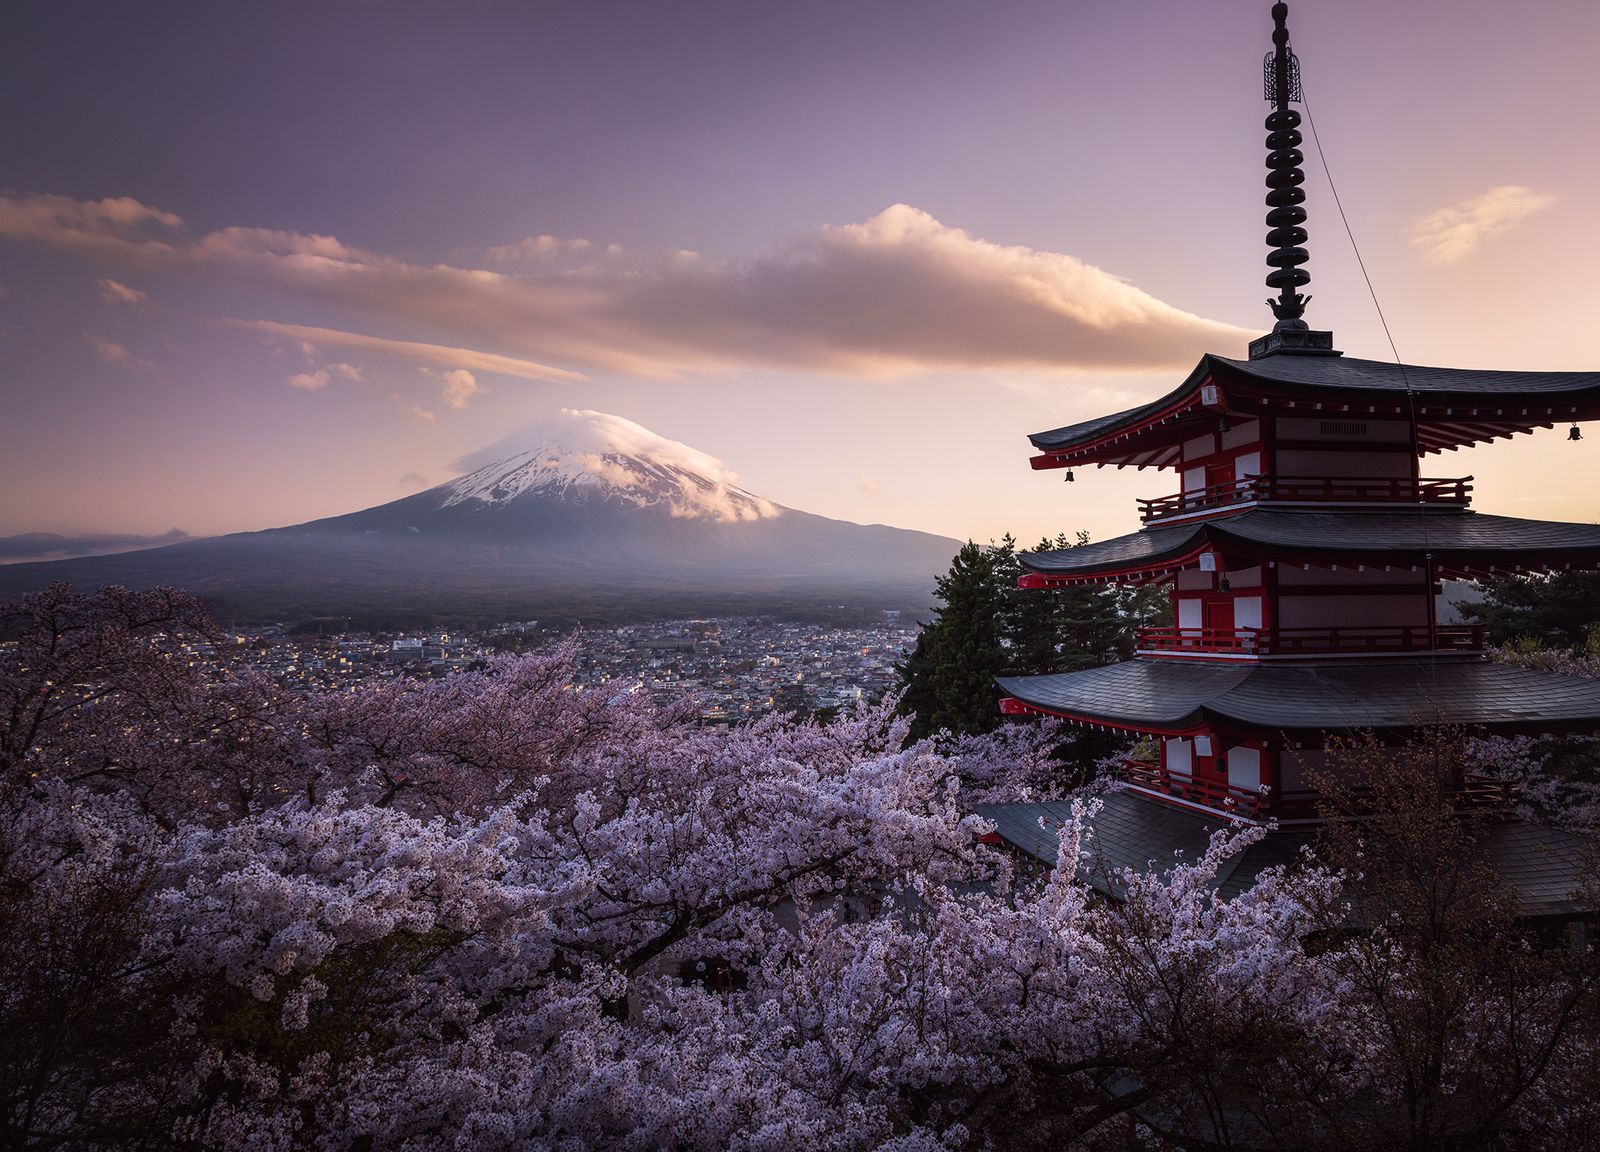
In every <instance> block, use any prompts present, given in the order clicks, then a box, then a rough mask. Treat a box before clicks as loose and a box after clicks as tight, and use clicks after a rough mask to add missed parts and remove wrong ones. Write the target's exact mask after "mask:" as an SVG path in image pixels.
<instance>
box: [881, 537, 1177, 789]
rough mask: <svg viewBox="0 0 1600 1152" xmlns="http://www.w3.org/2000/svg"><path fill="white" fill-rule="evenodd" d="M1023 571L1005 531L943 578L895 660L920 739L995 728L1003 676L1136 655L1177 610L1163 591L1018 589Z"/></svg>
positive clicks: (1076, 542) (1040, 547) (1046, 544)
mask: <svg viewBox="0 0 1600 1152" xmlns="http://www.w3.org/2000/svg"><path fill="white" fill-rule="evenodd" d="M1088 541H1089V537H1088V535H1087V534H1086V533H1079V534H1078V536H1077V537H1076V538H1075V539H1069V538H1068V537H1067V536H1066V535H1065V534H1062V535H1060V536H1058V537H1056V538H1055V539H1054V540H1051V539H1049V538H1045V539H1043V540H1040V541H1039V543H1038V544H1037V545H1036V546H1035V547H1034V549H1033V551H1036V552H1047V551H1051V550H1060V549H1066V548H1073V547H1079V546H1081V545H1084V544H1087V543H1088ZM1024 571H1025V569H1024V568H1023V567H1022V564H1021V562H1020V561H1019V559H1018V557H1017V549H1016V541H1015V540H1014V539H1013V538H1012V537H1010V536H1006V537H1004V538H1003V539H1002V540H1001V541H1000V542H999V543H998V544H989V545H987V546H980V545H978V544H975V543H973V542H971V541H968V542H967V544H966V545H965V546H963V547H962V549H961V551H960V553H959V554H957V556H956V558H955V560H954V562H953V563H952V564H951V567H950V571H949V572H948V573H946V574H945V575H944V576H942V577H941V578H940V579H939V581H938V586H937V589H938V590H937V594H938V597H939V599H940V601H941V602H942V603H943V607H942V608H941V609H940V610H939V612H938V614H937V616H936V618H935V619H934V620H933V622H931V623H930V624H927V625H925V626H924V627H923V629H922V631H921V632H920V633H919V635H918V637H917V643H916V646H915V647H914V648H913V650H912V651H911V653H910V654H909V656H908V657H907V658H906V659H905V660H904V661H903V662H902V663H901V664H900V665H899V666H898V670H899V672H900V678H901V681H902V683H903V684H904V686H905V695H904V698H903V700H902V704H901V708H902V711H903V713H904V714H906V715H910V716H914V717H915V720H914V722H913V725H912V730H911V731H912V735H913V737H915V738H919V739H920V738H922V737H925V736H930V735H932V734H933V733H935V732H938V731H940V730H941V729H948V730H950V731H952V732H957V733H968V734H981V733H985V732H991V731H993V730H995V729H996V728H998V727H999V726H1000V725H1001V723H1002V718H1001V716H1000V713H999V711H998V707H997V705H998V701H999V698H1000V691H999V689H998V688H997V687H996V686H995V684H994V678H995V677H996V676H1042V675H1048V674H1050V673H1053V672H1071V671H1076V670H1078V669H1080V668H1089V667H1094V666H1097V665H1102V664H1109V663H1114V662H1116V661H1118V660H1125V659H1127V658H1128V657H1129V656H1131V655H1132V654H1133V638H1134V630H1135V629H1136V628H1140V627H1145V626H1147V625H1151V624H1156V623H1160V622H1162V621H1163V620H1164V619H1165V618H1166V616H1167V614H1168V613H1169V612H1170V607H1169V605H1168V600H1167V596H1166V594H1165V590H1164V589H1159V588H1144V589H1138V588H1128V587H1121V586H1113V585H1084V586H1082V587H1074V588H1063V589H1051V590H1048V591H1041V590H1037V589H1025V588H1020V587H1019V586H1018V580H1019V578H1020V577H1021V576H1022V575H1023V573H1024ZM1108 751H1109V747H1107V748H1105V749H1101V750H1099V751H1097V753H1096V757H1097V758H1098V757H1099V756H1103V755H1105V754H1106V753H1107V752H1108Z"/></svg>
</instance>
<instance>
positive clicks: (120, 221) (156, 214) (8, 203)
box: [0, 196, 184, 255]
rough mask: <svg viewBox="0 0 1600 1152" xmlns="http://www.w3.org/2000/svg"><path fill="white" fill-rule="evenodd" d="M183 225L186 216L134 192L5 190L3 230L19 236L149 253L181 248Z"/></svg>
mask: <svg viewBox="0 0 1600 1152" xmlns="http://www.w3.org/2000/svg"><path fill="white" fill-rule="evenodd" d="M183 227H184V224H183V219H182V218H181V217H179V216H176V215H174V214H173V213H171V212H162V211H160V210H158V209H155V208H150V207H148V206H146V205H144V204H141V203H139V201H137V200H135V199H133V198H132V197H129V196H115V197H110V198H108V199H105V200H74V199H72V198H71V197H70V196H0V236H9V237H11V238H13V239H16V240H28V241H37V242H40V243H45V244H50V245H54V246H58V247H65V248H90V249H92V248H102V249H108V250H116V251H123V252H134V253H144V254H147V255H149V254H156V253H162V252H167V253H170V252H174V251H176V250H177V246H178V245H180V244H181V243H182V240H181V238H180V237H179V236H178V234H179V233H181V232H182V230H183Z"/></svg>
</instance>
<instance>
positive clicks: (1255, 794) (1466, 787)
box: [1116, 757, 1518, 820]
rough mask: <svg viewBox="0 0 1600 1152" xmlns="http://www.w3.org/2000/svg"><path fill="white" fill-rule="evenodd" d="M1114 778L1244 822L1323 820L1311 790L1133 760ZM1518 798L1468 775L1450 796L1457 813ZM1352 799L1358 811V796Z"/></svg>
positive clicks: (1509, 786) (1507, 784)
mask: <svg viewBox="0 0 1600 1152" xmlns="http://www.w3.org/2000/svg"><path fill="white" fill-rule="evenodd" d="M1116 775H1117V777H1118V778H1119V779H1121V780H1124V781H1126V782H1127V783H1129V784H1133V785H1136V786H1138V787H1140V788H1146V789H1149V790H1150V791H1152V792H1159V793H1161V794H1162V795H1164V796H1171V797H1172V798H1173V799H1175V800H1187V801H1188V802H1189V803H1191V804H1199V805H1202V806H1203V807H1206V808H1213V809H1216V810H1217V811H1219V812H1222V813H1225V814H1227V815H1230V816H1236V817H1241V818H1243V819H1246V820H1260V819H1262V818H1263V817H1265V816H1273V817H1276V818H1278V819H1281V820H1310V819H1316V818H1317V817H1319V816H1320V815H1321V813H1319V812H1318V810H1317V804H1318V801H1319V800H1320V796H1319V795H1318V794H1317V793H1316V792H1313V791H1309V790H1302V791H1294V792H1280V793H1277V794H1276V795H1273V794H1272V793H1271V792H1270V791H1268V790H1265V789H1249V788H1240V787H1237V786H1235V785H1232V784H1228V783H1225V782H1224V781H1221V780H1214V781H1207V780H1196V779H1194V778H1193V777H1192V776H1190V775H1188V774H1186V773H1183V772H1167V771H1164V770H1162V768H1161V766H1160V765H1158V764H1155V763H1152V762H1150V761H1147V760H1135V759H1133V758H1132V757H1125V758H1124V759H1123V760H1122V761H1121V762H1120V764H1119V765H1118V766H1117V769H1116ZM1517 794H1518V786H1517V785H1516V784H1515V783H1513V782H1511V781H1508V780H1495V779H1492V778H1491V777H1488V776H1475V775H1472V774H1470V773H1469V774H1467V775H1466V776H1464V777H1462V781H1461V785H1460V787H1458V788H1455V789H1453V790H1452V791H1451V792H1449V793H1448V795H1449V797H1450V799H1451V800H1452V801H1453V803H1454V806H1455V807H1456V808H1457V809H1458V810H1461V809H1489V810H1499V809H1503V808H1508V807H1510V806H1511V805H1512V804H1514V803H1515V802H1516V799H1517ZM1355 799H1356V801H1357V804H1358V805H1359V804H1360V803H1361V801H1362V796H1361V795H1357V796H1356V797H1355Z"/></svg>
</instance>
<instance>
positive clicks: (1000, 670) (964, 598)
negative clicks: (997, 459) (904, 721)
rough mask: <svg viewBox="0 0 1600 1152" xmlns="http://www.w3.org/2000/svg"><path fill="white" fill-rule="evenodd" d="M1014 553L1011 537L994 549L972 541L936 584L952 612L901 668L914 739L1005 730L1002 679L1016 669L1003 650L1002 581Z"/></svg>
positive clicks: (925, 632)
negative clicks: (912, 716)
mask: <svg viewBox="0 0 1600 1152" xmlns="http://www.w3.org/2000/svg"><path fill="white" fill-rule="evenodd" d="M1012 552H1013V548H1012V545H1011V542H1010V538H1009V537H1007V540H1006V542H1005V543H1003V544H1000V545H992V544H991V545H990V546H988V547H987V548H984V547H980V546H979V545H978V544H976V543H974V542H972V541H970V540H969V541H967V543H966V544H964V545H963V546H962V548H961V551H960V552H958V553H956V557H955V559H954V560H953V561H952V562H951V564H950V571H949V572H947V573H945V575H943V576H941V577H939V578H938V580H937V581H935V584H934V588H935V594H936V595H937V596H938V598H939V599H940V600H941V601H942V602H943V604H944V606H943V607H942V608H940V609H939V611H938V614H937V616H936V617H935V619H934V620H933V621H932V622H931V623H929V624H926V625H924V626H923V629H922V632H921V634H920V635H919V636H918V638H917V646H916V647H915V648H914V649H913V650H912V652H911V655H910V656H908V657H907V658H906V660H905V661H904V662H903V663H901V664H900V665H898V666H897V668H898V671H899V672H900V676H901V679H902V680H904V681H905V684H906V695H905V697H904V698H903V699H902V700H901V704H900V707H901V710H902V711H903V712H907V713H911V712H914V713H915V715H916V720H915V722H914V723H913V725H912V731H911V735H912V737H913V738H920V737H922V736H926V735H929V734H930V733H933V732H937V731H938V730H939V729H941V728H948V729H950V730H951V731H953V732H967V733H978V732H990V731H993V730H994V729H995V728H996V727H998V726H999V724H1000V720H1001V716H1000V708H999V700H1000V689H999V688H998V687H997V686H996V685H995V682H994V678H995V677H996V676H999V675H1002V674H1004V672H1005V671H1006V666H1007V663H1008V661H1007V657H1006V653H1005V650H1004V649H1003V648H1002V646H1001V627H1002V616H1003V602H1004V595H1003V590H1002V588H1001V584H1000V581H1001V574H1002V573H1003V572H1005V571H1007V570H1008V568H1009V565H1010V564H1011V563H1012V561H1011V560H1010V556H1011V555H1012Z"/></svg>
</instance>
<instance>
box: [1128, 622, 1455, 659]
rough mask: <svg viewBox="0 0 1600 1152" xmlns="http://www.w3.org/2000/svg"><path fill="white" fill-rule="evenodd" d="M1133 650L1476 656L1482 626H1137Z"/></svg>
mask: <svg viewBox="0 0 1600 1152" xmlns="http://www.w3.org/2000/svg"><path fill="white" fill-rule="evenodd" d="M1134 636H1135V647H1136V648H1137V649H1138V651H1139V652H1140V653H1141V654H1144V655H1151V656H1330V655H1351V656H1368V655H1386V654H1393V653H1409V652H1466V653H1472V652H1482V651H1483V647H1484V633H1483V625H1482V624H1438V625H1435V626H1433V627H1431V628H1430V627H1428V626H1427V625H1425V624H1423V625H1393V626H1386V625H1378V626H1371V627H1362V626H1356V627H1346V628H1226V629H1223V628H1140V629H1137V630H1136V631H1135V633H1134Z"/></svg>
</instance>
